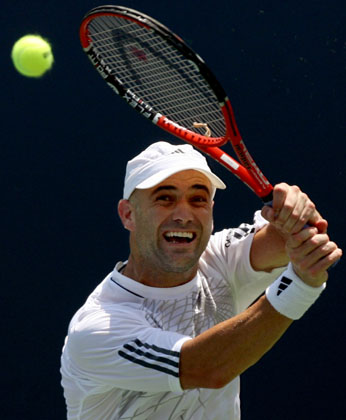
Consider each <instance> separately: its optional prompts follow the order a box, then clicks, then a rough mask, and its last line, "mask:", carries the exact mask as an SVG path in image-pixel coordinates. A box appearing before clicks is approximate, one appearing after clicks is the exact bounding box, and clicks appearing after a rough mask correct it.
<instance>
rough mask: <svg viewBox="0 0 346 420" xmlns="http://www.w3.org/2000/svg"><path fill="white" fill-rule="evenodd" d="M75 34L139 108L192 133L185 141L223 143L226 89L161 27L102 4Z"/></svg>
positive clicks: (102, 70)
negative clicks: (208, 131)
mask: <svg viewBox="0 0 346 420" xmlns="http://www.w3.org/2000/svg"><path fill="white" fill-rule="evenodd" d="M80 39H81V44H82V47H83V49H84V51H85V52H86V53H87V55H88V57H89V58H90V60H91V61H92V63H93V64H94V66H95V67H96V69H97V70H98V71H99V73H100V74H101V76H102V77H103V78H104V79H105V81H106V82H107V83H108V84H109V86H110V87H112V88H113V89H114V90H115V92H116V93H118V94H119V95H120V96H122V97H123V98H124V99H125V100H126V101H127V102H128V103H129V104H130V105H131V106H132V107H133V108H134V109H136V110H137V111H138V112H140V113H142V114H143V115H144V116H146V117H147V118H148V119H150V120H152V121H153V122H155V123H158V122H159V120H160V118H161V116H164V117H165V118H166V119H167V120H168V121H170V123H173V124H175V126H176V128H178V127H183V128H184V131H185V130H187V131H189V132H190V133H191V138H189V139H188V140H187V139H186V138H184V140H185V141H189V142H190V143H192V144H195V145H198V144H199V145H208V146H209V145H211V146H220V145H222V144H224V143H226V142H227V140H228V137H227V132H228V130H229V127H228V126H227V124H228V123H227V119H226V118H225V115H224V113H225V112H227V111H226V110H222V105H223V104H224V103H225V102H226V100H227V96H226V94H225V91H224V90H223V88H222V86H221V85H220V83H219V82H218V81H217V79H216V78H215V76H214V75H213V73H212V72H211V71H210V70H209V68H208V67H207V66H206V65H205V63H204V61H203V59H202V58H201V57H200V56H199V55H198V54H196V53H195V52H194V51H193V50H192V49H191V48H190V47H189V46H188V45H187V44H186V43H185V42H184V41H183V40H182V39H181V38H180V37H179V36H178V35H176V34H175V33H173V32H172V31H170V30H169V29H168V28H167V27H166V26H164V25H163V24H161V23H159V22H158V21H156V20H155V19H153V18H151V17H149V16H147V15H144V14H142V13H139V12H137V11H136V10H133V9H128V8H125V7H121V6H101V7H97V8H95V9H92V10H91V11H90V12H89V13H88V14H87V15H86V16H85V17H84V19H83V21H82V24H81V27H80ZM160 123H162V121H160ZM195 123H197V124H198V125H197V126H196V125H195ZM199 124H201V125H199ZM204 124H207V128H208V129H209V130H210V132H211V135H210V136H207V135H205V134H206V132H207V128H206V127H205V125H204ZM159 125H160V124H159ZM162 128H165V129H168V131H169V130H170V129H173V127H172V125H170V126H169V127H162ZM193 134H195V136H193ZM175 135H178V133H175ZM178 136H179V135H178Z"/></svg>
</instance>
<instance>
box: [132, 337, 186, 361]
mask: <svg viewBox="0 0 346 420" xmlns="http://www.w3.org/2000/svg"><path fill="white" fill-rule="evenodd" d="M133 342H134V343H136V344H137V346H138V347H145V348H146V349H153V350H155V351H157V352H158V353H163V354H167V355H168V356H174V357H179V356H180V352H178V351H173V350H168V349H165V348H163V347H158V346H155V344H148V343H142V342H141V341H140V340H138V338H136V340H133Z"/></svg>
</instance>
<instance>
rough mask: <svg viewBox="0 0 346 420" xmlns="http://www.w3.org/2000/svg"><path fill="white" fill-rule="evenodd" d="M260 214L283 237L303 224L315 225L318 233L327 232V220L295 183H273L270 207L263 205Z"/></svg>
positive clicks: (294, 231) (295, 231) (298, 230)
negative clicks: (291, 184)
mask: <svg viewBox="0 0 346 420" xmlns="http://www.w3.org/2000/svg"><path fill="white" fill-rule="evenodd" d="M262 216H263V217H264V218H265V219H267V220H268V221H269V222H270V223H271V224H272V225H273V226H274V227H275V228H276V229H277V230H278V231H279V232H280V233H281V234H282V235H284V236H285V237H287V235H290V234H293V233H297V232H300V231H301V230H302V229H303V227H304V226H305V225H310V226H315V227H316V228H317V229H318V231H319V233H326V232H327V227H328V222H327V221H326V220H325V219H323V218H322V216H321V215H320V214H319V212H318V211H317V210H316V207H315V204H314V203H313V202H312V201H311V200H310V198H309V197H308V196H307V195H306V194H305V193H303V192H302V191H301V190H300V188H299V187H297V186H296V185H293V186H290V185H288V184H286V183H284V182H283V183H281V184H277V185H275V187H274V190H273V204H272V207H269V206H264V207H263V209H262Z"/></svg>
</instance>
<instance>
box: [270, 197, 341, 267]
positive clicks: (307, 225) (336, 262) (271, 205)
mask: <svg viewBox="0 0 346 420" xmlns="http://www.w3.org/2000/svg"><path fill="white" fill-rule="evenodd" d="M266 198H267V197H265V198H264V199H263V200H262V201H263V204H264V205H265V206H269V207H273V197H268V198H269V200H268V201H266ZM270 198H271V200H270ZM310 226H311V225H309V224H306V225H305V226H304V229H305V228H308V227H310ZM339 261H340V260H337V261H335V263H333V264H332V265H331V266H330V267H329V268H328V269H327V271H328V270H330V269H331V268H334V267H335V266H336V265H337V264H338V262H339Z"/></svg>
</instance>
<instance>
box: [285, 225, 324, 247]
mask: <svg viewBox="0 0 346 420" xmlns="http://www.w3.org/2000/svg"><path fill="white" fill-rule="evenodd" d="M317 233H318V230H317V228H316V227H314V226H311V227H307V228H306V229H302V230H301V231H300V232H298V233H295V234H293V235H290V236H289V237H288V239H287V242H286V247H287V248H288V249H296V248H299V247H300V246H302V244H304V243H305V242H306V241H307V240H309V239H310V238H312V237H313V236H315V235H316V234H317Z"/></svg>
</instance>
